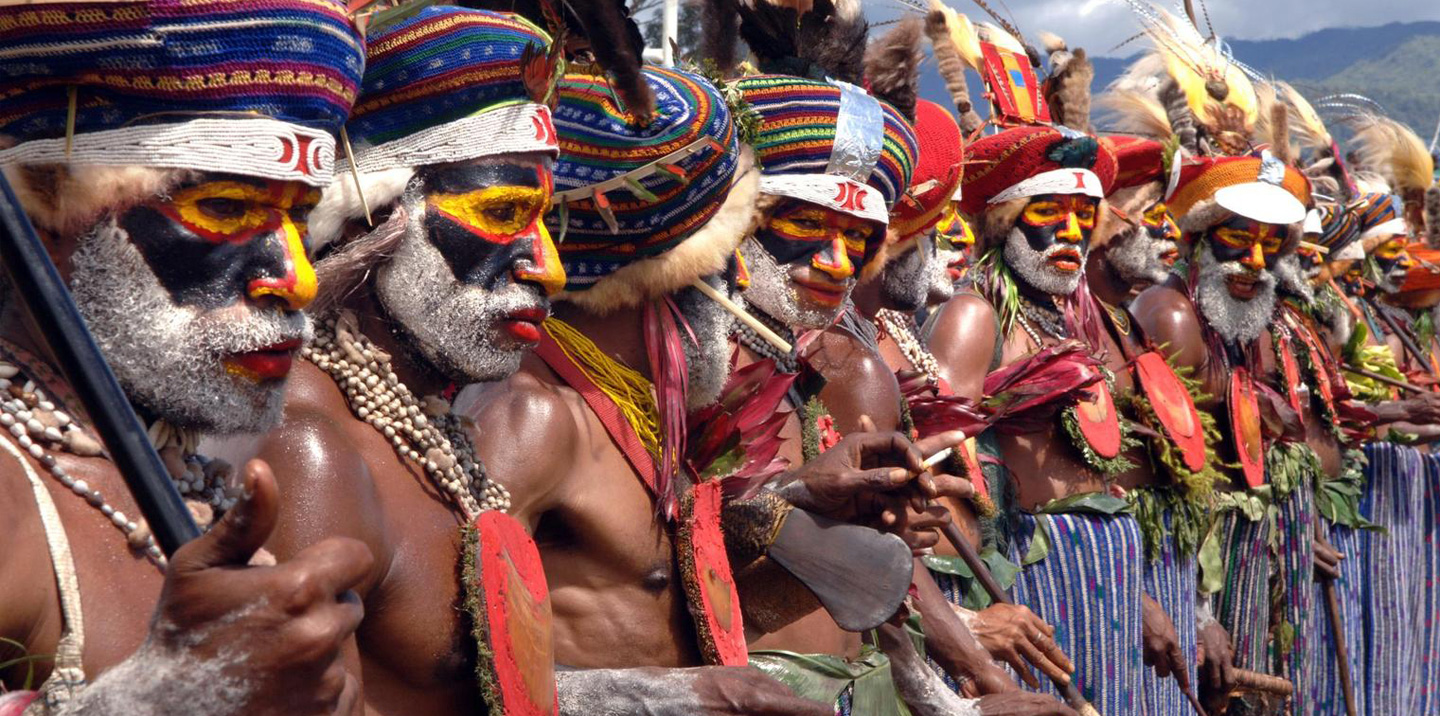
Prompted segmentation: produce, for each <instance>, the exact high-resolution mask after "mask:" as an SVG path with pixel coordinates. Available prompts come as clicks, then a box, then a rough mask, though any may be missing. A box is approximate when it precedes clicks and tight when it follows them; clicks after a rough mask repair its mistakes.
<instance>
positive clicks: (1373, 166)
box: [1351, 113, 1435, 236]
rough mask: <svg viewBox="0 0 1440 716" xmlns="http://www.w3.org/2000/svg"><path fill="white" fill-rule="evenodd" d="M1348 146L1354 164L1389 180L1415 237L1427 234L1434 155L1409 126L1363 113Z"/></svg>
mask: <svg viewBox="0 0 1440 716" xmlns="http://www.w3.org/2000/svg"><path fill="white" fill-rule="evenodd" d="M1351 124H1352V126H1356V127H1357V130H1356V132H1355V137H1354V139H1353V140H1351V146H1353V147H1354V149H1355V157H1356V162H1357V165H1358V166H1360V167H1361V168H1363V169H1364V170H1365V171H1367V172H1373V173H1375V174H1378V175H1380V176H1381V177H1383V178H1384V179H1385V180H1386V181H1387V182H1389V183H1390V186H1391V188H1393V189H1394V191H1395V193H1396V194H1399V195H1400V198H1401V199H1403V200H1404V202H1405V220H1406V221H1408V222H1409V223H1410V227H1411V229H1413V230H1414V232H1415V234H1416V235H1418V236H1424V235H1425V234H1426V231H1427V229H1426V223H1425V219H1426V216H1425V214H1426V210H1425V205H1426V201H1427V198H1426V192H1428V191H1429V189H1430V187H1431V185H1432V184H1434V181H1435V158H1434V157H1433V156H1431V154H1430V148H1429V147H1427V146H1425V142H1424V141H1423V140H1421V139H1420V137H1418V136H1416V134H1415V132H1413V131H1411V129H1410V128H1409V127H1406V126H1405V125H1403V124H1401V123H1399V122H1397V121H1395V120H1393V119H1390V118H1389V117H1382V116H1380V115H1376V114H1369V113H1367V114H1364V115H1361V116H1360V117H1359V118H1358V119H1357V120H1355V121H1353V122H1351Z"/></svg>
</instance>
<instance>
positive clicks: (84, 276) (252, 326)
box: [70, 218, 311, 433]
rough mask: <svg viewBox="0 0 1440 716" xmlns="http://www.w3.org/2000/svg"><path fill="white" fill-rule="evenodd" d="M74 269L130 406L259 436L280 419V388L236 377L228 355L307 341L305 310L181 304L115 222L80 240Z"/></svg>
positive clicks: (78, 294) (74, 283)
mask: <svg viewBox="0 0 1440 716" xmlns="http://www.w3.org/2000/svg"><path fill="white" fill-rule="evenodd" d="M71 264H72V267H73V271H72V273H71V278H70V291H71V294H72V295H73V296H74V297H75V304H76V306H77V307H78V308H79V309H80V314H81V315H82V316H84V317H85V322H86V323H87V324H88V325H89V327H90V332H91V334H92V335H93V336H94V337H95V342H96V343H97V344H99V346H100V350H101V351H102V352H103V353H104V354H105V358H106V360H107V361H108V362H109V363H110V367H111V369H112V370H114V371H115V377H116V378H117V379H119V381H120V385H121V386H122V387H124V389H125V394H126V395H127V396H128V397H129V398H130V400H131V401H132V402H134V403H136V404H138V405H140V406H141V407H143V408H145V409H146V410H148V411H149V412H151V413H152V414H154V415H155V416H156V417H160V418H164V419H165V420H166V421H168V422H170V423H171V424H172V425H176V426H179V427H187V428H195V429H198V430H202V431H205V432H215V433H257V432H263V431H265V430H268V429H270V428H271V427H274V426H275V425H276V424H277V423H279V421H280V417H281V414H282V411H283V408H284V403H285V393H284V385H283V382H282V381H266V382H264V383H257V382H255V381H252V380H250V379H248V378H244V377H240V376H235V375H232V374H230V373H229V372H228V371H227V370H226V368H225V365H224V363H223V362H222V358H223V357H224V356H227V355H233V354H236V353H244V352H249V351H254V350H258V349H261V348H265V347H268V346H272V345H275V344H277V343H280V342H283V341H287V340H291V339H302V340H306V341H308V340H309V339H310V335H311V328H310V323H309V320H308V319H307V318H306V317H305V315H304V314H302V313H299V312H290V313H285V312H283V311H281V310H279V309H260V308H256V307H253V306H231V307H227V308H223V309H217V310H212V311H204V310H201V309H198V308H194V307H190V306H181V305H179V304H176V303H175V301H174V299H173V298H171V296H170V293H169V292H168V291H166V290H165V288H164V287H163V286H162V285H161V284H160V280H159V278H157V277H156V276H155V273H154V272H153V271H152V270H151V269H150V266H149V264H148V263H146V261H145V258H144V257H143V256H141V255H140V251H139V250H138V249H137V248H136V247H135V245H134V244H132V243H131V242H130V238H129V234H128V233H127V232H126V231H125V229H123V228H121V227H120V226H119V225H118V224H117V223H116V221H115V219H114V218H108V219H106V220H104V221H102V222H101V223H100V224H98V225H96V227H95V228H94V229H93V230H91V232H90V233H89V234H87V235H85V236H84V237H82V238H81V239H80V240H79V241H78V243H77V245H76V249H75V253H74V254H73V255H72V257H71Z"/></svg>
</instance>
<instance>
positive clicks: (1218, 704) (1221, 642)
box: [1195, 620, 1235, 714]
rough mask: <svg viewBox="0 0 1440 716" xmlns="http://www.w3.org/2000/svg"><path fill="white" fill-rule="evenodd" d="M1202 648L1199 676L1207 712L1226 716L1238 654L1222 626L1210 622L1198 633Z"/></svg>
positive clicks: (1197, 640)
mask: <svg viewBox="0 0 1440 716" xmlns="http://www.w3.org/2000/svg"><path fill="white" fill-rule="evenodd" d="M1195 640H1196V643H1197V645H1198V646H1199V657H1198V666H1199V676H1200V686H1201V693H1202V697H1201V698H1202V699H1203V700H1204V704H1205V710H1206V711H1208V712H1210V713H1217V714H1218V713H1223V712H1224V711H1225V705H1226V703H1227V702H1228V701H1229V700H1230V691H1231V690H1232V688H1233V687H1234V677H1233V673H1234V669H1235V665H1234V660H1235V652H1234V649H1233V648H1232V647H1231V646H1230V634H1229V632H1226V631H1225V627H1222V626H1220V623H1219V622H1217V621H1214V620H1211V621H1210V622H1209V623H1208V624H1204V625H1202V626H1200V627H1199V628H1198V629H1197V630H1196V631H1195Z"/></svg>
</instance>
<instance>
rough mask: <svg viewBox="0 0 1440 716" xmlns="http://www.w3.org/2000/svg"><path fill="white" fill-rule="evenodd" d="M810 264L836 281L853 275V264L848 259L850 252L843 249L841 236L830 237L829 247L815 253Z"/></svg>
mask: <svg viewBox="0 0 1440 716" xmlns="http://www.w3.org/2000/svg"><path fill="white" fill-rule="evenodd" d="M810 265H811V266H814V267H815V268H816V269H819V270H820V271H823V272H824V273H825V275H827V276H829V277H830V278H833V279H835V280H836V281H844V280H845V279H847V278H850V277H851V276H854V275H855V264H854V263H853V262H851V261H850V252H848V251H847V250H846V249H845V239H843V238H837V239H832V240H831V241H830V246H829V247H827V248H825V249H822V250H821V251H820V253H818V254H815V258H814V259H812V260H811V261H810Z"/></svg>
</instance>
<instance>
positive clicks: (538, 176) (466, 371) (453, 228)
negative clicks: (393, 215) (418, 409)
mask: <svg viewBox="0 0 1440 716" xmlns="http://www.w3.org/2000/svg"><path fill="white" fill-rule="evenodd" d="M553 181H554V180H553V175H552V174H551V165H550V160H549V159H548V158H538V157H535V156H533V155H511V156H502V157H487V158H484V159H480V160H474V161H470V162H463V163H457V164H449V165H441V166H434V167H428V168H426V169H424V170H422V171H421V172H420V173H419V174H417V175H416V178H415V180H413V181H412V182H411V185H410V187H409V188H408V189H407V190H406V193H405V195H404V196H403V197H402V198H401V201H402V202H404V204H405V206H406V208H407V216H408V217H409V219H408V221H409V223H408V225H407V226H406V230H405V231H406V235H405V238H404V239H402V240H401V243H400V246H399V248H398V249H397V250H396V252H395V255H394V256H393V257H392V258H391V259H390V261H389V262H388V263H387V264H386V265H385V266H384V267H383V268H382V270H381V271H380V272H379V274H378V276H377V281H376V284H375V285H376V289H377V293H378V295H379V297H380V300H381V303H382V304H383V305H384V307H385V309H386V311H388V312H389V313H390V315H391V317H392V318H394V319H395V321H396V322H397V323H398V324H399V326H400V328H401V329H402V330H403V331H405V332H406V333H408V334H409V336H410V337H411V338H412V339H414V340H413V345H414V346H416V347H417V348H418V350H419V352H420V353H421V354H422V355H423V356H424V357H425V358H426V359H427V360H428V361H429V362H430V363H431V364H432V365H433V366H434V367H435V368H436V369H437V370H438V371H440V372H441V373H442V374H444V375H446V376H447V377H449V378H450V379H452V380H456V381H465V382H474V381H491V380H498V379H500V378H503V377H505V376H507V375H509V374H510V373H513V372H514V371H515V370H516V369H517V368H518V367H519V364H520V358H521V357H522V356H523V355H524V352H525V351H526V350H528V349H529V348H531V347H533V346H534V345H535V343H536V342H538V341H539V340H540V323H541V322H542V321H544V320H545V317H546V316H547V315H548V313H549V301H548V298H547V297H548V296H550V295H552V294H554V293H557V292H559V291H560V290H561V289H562V288H564V286H565V271H564V269H563V268H562V267H561V264H560V257H559V254H558V253H557V252H556V250H555V244H554V242H553V241H551V239H550V233H549V232H548V231H547V230H546V229H545V225H544V223H542V221H541V218H542V216H543V215H544V212H545V210H546V208H548V206H549V203H550V196H551V194H552V193H553V188H554V183H553Z"/></svg>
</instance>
